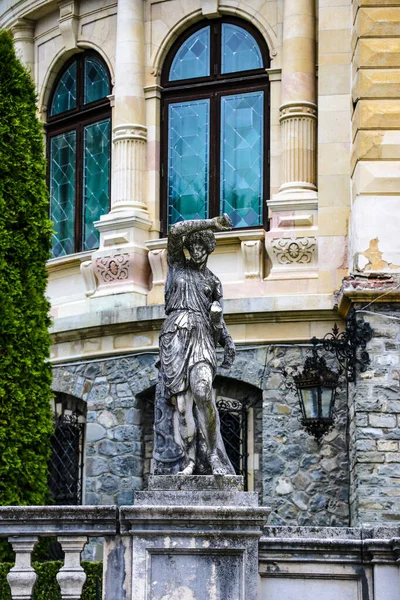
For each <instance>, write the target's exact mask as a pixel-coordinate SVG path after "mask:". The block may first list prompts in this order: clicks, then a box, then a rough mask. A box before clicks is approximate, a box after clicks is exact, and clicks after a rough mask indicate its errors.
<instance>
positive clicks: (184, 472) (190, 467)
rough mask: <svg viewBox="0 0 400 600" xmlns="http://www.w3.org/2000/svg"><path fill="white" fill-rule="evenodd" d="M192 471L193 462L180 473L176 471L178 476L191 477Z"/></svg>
mask: <svg viewBox="0 0 400 600" xmlns="http://www.w3.org/2000/svg"><path fill="white" fill-rule="evenodd" d="M193 471H194V462H193V461H190V463H189V464H188V466H187V467H185V468H184V469H183V470H182V471H178V473H177V474H178V475H193Z"/></svg>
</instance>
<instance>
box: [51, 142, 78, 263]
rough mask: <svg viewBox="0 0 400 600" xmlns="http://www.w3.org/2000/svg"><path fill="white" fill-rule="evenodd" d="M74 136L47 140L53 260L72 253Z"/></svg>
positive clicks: (74, 172)
mask: <svg viewBox="0 0 400 600" xmlns="http://www.w3.org/2000/svg"><path fill="white" fill-rule="evenodd" d="M75 176H76V133H75V131H70V132H69V133H63V134H62V135H58V136H56V137H53V138H52V139H51V141H50V219H51V220H52V221H53V224H54V225H53V229H54V232H55V233H53V250H52V255H53V257H54V258H57V257H58V256H64V255H65V254H71V253H72V252H74V238H75V235H74V224H75Z"/></svg>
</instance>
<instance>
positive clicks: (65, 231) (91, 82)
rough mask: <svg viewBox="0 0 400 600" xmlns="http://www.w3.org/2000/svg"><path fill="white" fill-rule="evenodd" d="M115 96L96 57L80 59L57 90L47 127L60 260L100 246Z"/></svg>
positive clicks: (106, 207) (73, 61)
mask: <svg viewBox="0 0 400 600" xmlns="http://www.w3.org/2000/svg"><path fill="white" fill-rule="evenodd" d="M110 91H111V90H110V76H109V73H108V70H107V67H106V66H105V64H104V63H103V61H102V60H101V59H100V57H98V56H95V55H94V53H93V52H87V53H85V52H82V53H80V54H77V55H75V56H74V57H73V58H72V59H71V61H70V62H69V63H67V64H66V66H65V69H64V71H63V72H62V73H61V76H60V78H59V80H58V83H57V84H56V86H55V90H54V93H53V96H52V102H51V110H50V115H49V119H48V123H47V142H48V147H49V158H50V164H49V180H50V218H51V220H52V221H53V229H54V235H53V251H52V256H53V257H54V258H57V257H61V256H65V255H67V254H72V253H75V252H82V251H84V250H92V249H93V248H96V247H97V246H98V241H99V236H98V232H97V230H96V228H95V226H94V223H95V222H96V221H98V220H99V219H100V217H101V215H103V214H104V213H106V212H108V210H109V203H110V194H109V187H110V146H111V143H110V129H111V121H110V117H111V107H110V101H109V99H108V98H107V96H108V95H109V94H110ZM95 101H96V102H95ZM94 102H95V103H94ZM72 108H74V109H75V110H71V109H72Z"/></svg>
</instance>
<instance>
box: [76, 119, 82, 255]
mask: <svg viewBox="0 0 400 600" xmlns="http://www.w3.org/2000/svg"><path fill="white" fill-rule="evenodd" d="M83 134H84V126H83V124H82V123H80V124H79V125H78V126H77V129H76V182H75V183H76V191H75V252H82V237H83V236H82V227H83V223H82V198H83V145H84V144H83Z"/></svg>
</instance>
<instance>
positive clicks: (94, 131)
mask: <svg viewBox="0 0 400 600" xmlns="http://www.w3.org/2000/svg"><path fill="white" fill-rule="evenodd" d="M109 183H110V119H106V120H104V121H99V122H98V123H93V124H92V125H87V126H86V127H85V133H84V155H83V207H82V208H83V236H82V237H83V239H82V249H83V250H92V249H93V248H97V247H98V245H99V232H98V231H97V230H96V229H95V227H94V225H93V223H94V221H98V220H99V219H100V217H101V215H104V213H106V212H108V209H109V203H110V192H109V187H110V186H109Z"/></svg>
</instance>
